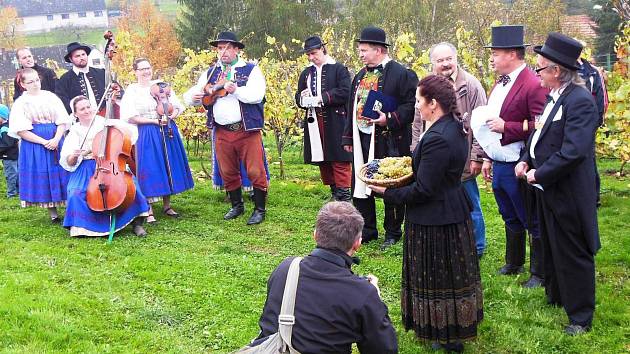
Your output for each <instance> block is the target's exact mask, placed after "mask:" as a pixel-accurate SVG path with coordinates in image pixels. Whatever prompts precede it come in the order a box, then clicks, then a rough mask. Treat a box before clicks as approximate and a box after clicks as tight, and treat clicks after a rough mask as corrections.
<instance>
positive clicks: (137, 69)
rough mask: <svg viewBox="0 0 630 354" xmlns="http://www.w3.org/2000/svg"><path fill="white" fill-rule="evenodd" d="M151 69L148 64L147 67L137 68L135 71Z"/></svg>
mask: <svg viewBox="0 0 630 354" xmlns="http://www.w3.org/2000/svg"><path fill="white" fill-rule="evenodd" d="M149 70H151V67H150V66H149V67H148V68H137V69H136V71H149Z"/></svg>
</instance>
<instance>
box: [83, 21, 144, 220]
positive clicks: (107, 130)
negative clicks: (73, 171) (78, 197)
mask: <svg viewBox="0 0 630 354" xmlns="http://www.w3.org/2000/svg"><path fill="white" fill-rule="evenodd" d="M104 37H105V39H107V40H108V42H107V44H108V45H107V46H106V47H105V48H106V51H105V75H106V78H109V79H110V80H112V81H113V75H112V73H111V68H110V61H111V59H112V56H113V53H114V52H113V50H111V48H114V46H113V41H114V39H113V34H112V33H111V31H107V32H106V33H105V36H104ZM109 83H110V85H111V81H109ZM106 96H107V97H106V98H107V101H106V106H105V107H106V111H105V112H106V114H105V122H106V124H105V127H104V128H103V130H102V131H100V132H98V133H97V134H96V136H95V137H94V142H93V143H92V152H93V154H94V159H95V160H96V168H95V170H94V175H92V177H91V178H90V181H89V183H88V188H87V192H86V199H87V204H88V207H89V208H90V209H92V210H93V211H100V212H102V211H110V212H120V211H123V210H125V209H127V208H128V207H129V206H130V205H131V204H132V203H133V201H134V199H135V197H136V186H135V184H134V183H133V175H132V174H131V172H129V171H128V170H127V164H129V165H132V164H133V160H132V158H131V147H132V145H131V138H130V137H129V135H128V134H125V132H123V131H121V130H120V129H118V128H116V127H111V126H108V125H107V121H108V120H110V119H113V118H114V109H113V105H114V97H113V96H114V92H113V91H111V90H109V86H108V90H107V95H106Z"/></svg>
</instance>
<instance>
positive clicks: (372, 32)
mask: <svg viewBox="0 0 630 354" xmlns="http://www.w3.org/2000/svg"><path fill="white" fill-rule="evenodd" d="M357 42H359V43H372V44H379V45H384V46H386V47H389V46H390V44H389V43H387V41H386V38H385V31H383V29H381V28H378V27H365V28H364V29H363V31H361V37H360V38H359V39H357Z"/></svg>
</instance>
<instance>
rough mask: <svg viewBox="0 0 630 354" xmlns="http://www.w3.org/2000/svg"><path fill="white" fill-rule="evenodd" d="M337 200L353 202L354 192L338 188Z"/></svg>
mask: <svg viewBox="0 0 630 354" xmlns="http://www.w3.org/2000/svg"><path fill="white" fill-rule="evenodd" d="M335 200H336V201H338V202H352V192H351V191H350V188H337V193H336V196H335Z"/></svg>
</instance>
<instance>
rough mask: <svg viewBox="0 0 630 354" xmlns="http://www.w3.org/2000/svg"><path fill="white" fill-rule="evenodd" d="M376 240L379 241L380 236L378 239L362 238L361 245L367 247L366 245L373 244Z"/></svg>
mask: <svg viewBox="0 0 630 354" xmlns="http://www.w3.org/2000/svg"><path fill="white" fill-rule="evenodd" d="M376 240H378V236H377V237H367V238H365V237H362V238H361V244H362V245H365V244H366V243H369V242H372V241H376Z"/></svg>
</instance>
